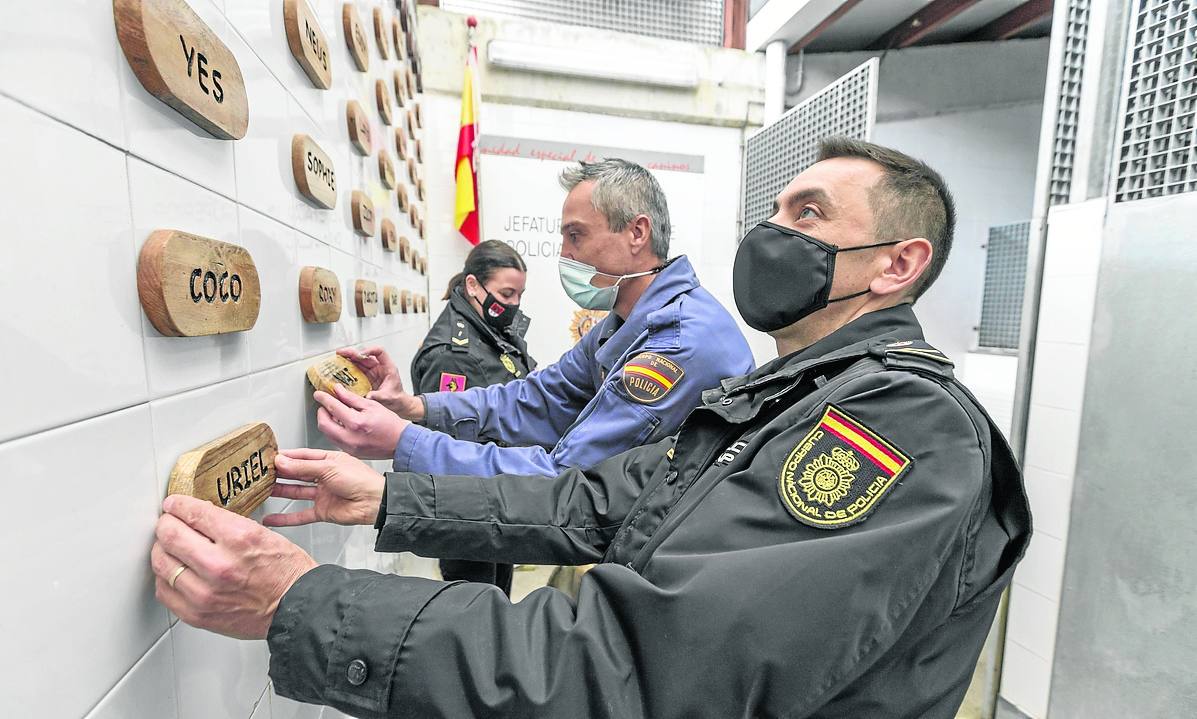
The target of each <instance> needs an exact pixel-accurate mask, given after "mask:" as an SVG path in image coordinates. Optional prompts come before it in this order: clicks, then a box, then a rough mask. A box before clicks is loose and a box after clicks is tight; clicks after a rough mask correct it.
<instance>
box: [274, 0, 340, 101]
mask: <svg viewBox="0 0 1197 719" xmlns="http://www.w3.org/2000/svg"><path fill="white" fill-rule="evenodd" d="M283 24H284V25H286V26H287V46H288V47H290V48H291V54H292V55H294V56H295V61H296V62H298V63H299V66H300V67H301V68H303V72H304V74H306V75H307V76H308V79H309V80H311V81H312V85H313V86H314V87H317V88H319V89H321V90H327V89H328V88H330V87H332V65H331V64H330V63H331V62H332V60H331V59H330V58H329V56H328V38H327V37H326V36H325V35H324V30H322V29H321V28H320V23H318V22H316V14H315V13H314V12H312V8H311V6H310V5H308V3H307V0H283Z"/></svg>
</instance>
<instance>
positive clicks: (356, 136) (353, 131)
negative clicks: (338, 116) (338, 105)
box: [345, 100, 374, 155]
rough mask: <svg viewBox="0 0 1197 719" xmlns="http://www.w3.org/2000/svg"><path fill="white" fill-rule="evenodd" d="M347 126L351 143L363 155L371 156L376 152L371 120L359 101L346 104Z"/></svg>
mask: <svg viewBox="0 0 1197 719" xmlns="http://www.w3.org/2000/svg"><path fill="white" fill-rule="evenodd" d="M345 125H346V126H347V128H348V130H349V142H351V143H353V147H354V149H356V150H357V151H358V153H359V154H361V155H369V154H370V153H371V152H373V150H374V142H373V140H372V139H371V137H370V120H369V119H368V118H367V117H366V111H365V110H363V109H362V106H361V104H359V103H358V101H357V100H350V101H349V102H347V103H345Z"/></svg>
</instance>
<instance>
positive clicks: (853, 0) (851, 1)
mask: <svg viewBox="0 0 1197 719" xmlns="http://www.w3.org/2000/svg"><path fill="white" fill-rule="evenodd" d="M859 4H860V0H844V2H843V3H841V4H840V6H839V7H838V8H836V9H835V10H834V11H833V12H832V13H831V14H830V15H828V16H827V17H825V18H823V21H822V22H820V23H819V24H818V25H815V26H814V27H813V28H811V31H810V32H808V33H806V35H805V36H803V38H802V39H801V40H799V41H798V42H796V43H794V44H793V45H791V46H790V54H791V55H797V54H798V53H800V52H802V51H803V49H805V48H806V46H807V45H809V44H811V43H812V42H814V41H815V39H816V38H818V37H819V36H820V35H822V34H823V33H824V32H826V31H827V28H829V27H831V26H832V25H833V24H835V21H836V20H839V19H840V18H842V17H843V16H844V15H847V14H848V11H849V10H851V9H852V8H854V7H856V6H857V5H859Z"/></svg>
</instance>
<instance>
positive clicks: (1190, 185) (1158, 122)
mask: <svg viewBox="0 0 1197 719" xmlns="http://www.w3.org/2000/svg"><path fill="white" fill-rule="evenodd" d="M1131 12H1132V16H1131V20H1130V24H1131V27H1132V33H1131V36H1130V42H1129V43H1128V48H1127V68H1126V74H1125V76H1126V87H1125V92H1124V93H1123V103H1124V105H1123V108H1122V118H1121V125H1122V134H1121V136H1120V137H1119V138H1118V141H1119V148H1118V180H1117V184H1116V186H1115V190H1114V200H1115V202H1126V201H1128V200H1139V199H1143V198H1145V197H1160V196H1162V195H1174V194H1177V193H1180V192H1191V191H1193V190H1194V189H1197V155H1194V153H1193V145H1194V142H1195V141H1197V135H1195V130H1194V115H1195V109H1197V108H1195V107H1194V105H1195V104H1197V7H1194V3H1193V2H1191V1H1190V0H1135V2H1134V4H1133V7H1132V10H1131Z"/></svg>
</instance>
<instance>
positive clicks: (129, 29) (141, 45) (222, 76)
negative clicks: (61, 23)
mask: <svg viewBox="0 0 1197 719" xmlns="http://www.w3.org/2000/svg"><path fill="white" fill-rule="evenodd" d="M28 12H41V10H40V9H38V8H37V7H36V5H31V6H29V7H28ZM112 16H113V20H114V22H115V24H116V36H117V39H118V40H119V42H120V45H121V50H122V51H123V52H124V53H125V59H126V60H128V62H129V67H130V68H132V70H133V74H134V75H136V76H137V80H138V82H140V83H141V86H142V87H144V88H145V89H146V92H148V93H150V94H151V95H153V96H154V97H156V98H158V99H159V100H161V101H162V102H164V103H166V104H167V105H169V106H170V107H171V108H172V109H174V110H175V111H176V112H178V113H179V114H180V115H182V116H183V117H186V118H187V119H188V120H191V121H192V122H194V123H195V124H196V125H199V126H200V127H201V128H203V129H204V130H205V131H207V132H208V133H209V134H211V135H213V136H214V137H218V138H220V139H222V140H240V139H241V138H243V137H245V132H246V130H247V129H248V128H249V99H248V98H247V97H246V95H245V79H244V78H243V77H242V76H241V67H240V66H239V65H238V64H237V58H235V57H234V56H233V53H232V52H231V51H229V49H228V47H226V46H225V44H224V43H223V42H221V41H220V38H219V37H217V36H216V33H214V32H212V28H210V27H208V26H207V25H206V24H205V23H204V21H203V20H201V19H200V17H199V16H198V15H196V14H195V11H194V10H192V9H191V7H190V6H189V5H188V4H187V3H185V2H183V0H113V2H112Z"/></svg>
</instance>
